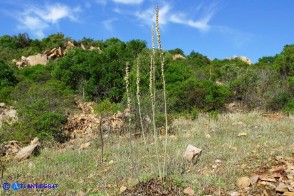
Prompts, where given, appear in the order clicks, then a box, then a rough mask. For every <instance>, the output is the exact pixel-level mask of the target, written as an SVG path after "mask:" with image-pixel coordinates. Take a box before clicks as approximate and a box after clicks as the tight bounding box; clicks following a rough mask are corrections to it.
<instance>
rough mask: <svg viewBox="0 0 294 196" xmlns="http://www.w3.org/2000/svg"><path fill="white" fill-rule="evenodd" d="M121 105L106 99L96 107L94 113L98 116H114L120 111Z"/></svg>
mask: <svg viewBox="0 0 294 196" xmlns="http://www.w3.org/2000/svg"><path fill="white" fill-rule="evenodd" d="M119 108H120V106H119V104H118V105H117V104H115V103H111V102H110V101H109V99H104V100H103V101H102V102H100V103H98V104H96V105H95V106H94V111H95V113H97V114H100V115H101V114H113V113H115V112H117V111H118V110H119Z"/></svg>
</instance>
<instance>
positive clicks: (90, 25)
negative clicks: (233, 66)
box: [0, 0, 294, 62]
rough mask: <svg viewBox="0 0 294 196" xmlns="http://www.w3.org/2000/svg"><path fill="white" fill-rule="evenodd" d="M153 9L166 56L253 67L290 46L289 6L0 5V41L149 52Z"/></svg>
mask: <svg viewBox="0 0 294 196" xmlns="http://www.w3.org/2000/svg"><path fill="white" fill-rule="evenodd" d="M156 4H158V5H159V8H160V25H161V26H160V27H161V37H162V45H163V48H164V49H166V50H169V49H174V48H181V49H182V50H183V51H184V52H185V54H189V53H190V52H191V51H192V50H194V51H196V52H200V53H201V54H204V55H206V56H208V57H209V58H211V59H213V58H219V59H223V58H226V57H232V56H234V55H237V56H241V55H242V56H246V57H248V58H250V59H251V60H252V61H253V62H256V61H257V60H258V58H260V57H262V56H271V55H275V54H277V53H280V51H281V50H282V48H283V46H284V45H286V44H294V25H293V21H294V1H293V0H283V1H278V0H169V1H167V0H165V1H164V0H62V1H61V0H47V1H40V0H1V1H0V35H1V36H2V35H5V34H8V35H17V34H18V33H24V32H27V33H28V34H29V36H30V37H31V38H42V37H46V36H48V35H50V34H52V33H57V32H62V33H64V34H65V35H66V36H68V37H71V38H73V39H76V40H80V39H82V38H83V37H87V38H93V39H98V40H105V39H108V38H111V37H117V38H119V39H121V40H123V41H129V40H131V39H142V40H145V41H147V43H148V45H149V46H150V39H151V35H150V34H151V33H150V32H151V25H152V20H153V17H154V10H155V6H156Z"/></svg>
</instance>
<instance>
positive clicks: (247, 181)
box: [237, 176, 250, 189]
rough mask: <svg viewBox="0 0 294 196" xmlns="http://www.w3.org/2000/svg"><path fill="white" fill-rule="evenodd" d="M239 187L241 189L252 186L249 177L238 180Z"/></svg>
mask: <svg viewBox="0 0 294 196" xmlns="http://www.w3.org/2000/svg"><path fill="white" fill-rule="evenodd" d="M237 186H238V187H239V188H241V189H244V188H246V187H249V186H250V179H249V178H248V177H247V176H246V177H240V178H238V180H237Z"/></svg>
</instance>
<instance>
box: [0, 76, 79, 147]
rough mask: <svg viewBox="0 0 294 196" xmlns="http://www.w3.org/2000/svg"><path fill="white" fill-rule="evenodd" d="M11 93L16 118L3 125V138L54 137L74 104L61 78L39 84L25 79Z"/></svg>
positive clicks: (24, 139)
mask: <svg viewBox="0 0 294 196" xmlns="http://www.w3.org/2000/svg"><path fill="white" fill-rule="evenodd" d="M12 97H13V99H14V100H16V101H17V103H16V107H17V113H18V122H17V123H15V124H13V125H12V126H8V125H6V126H5V128H4V131H2V132H1V133H0V135H1V138H3V139H5V140H9V139H10V140H11V139H14V140H19V141H24V142H28V141H30V140H31V139H32V138H34V137H36V136H37V137H39V138H41V139H50V138H53V135H55V134H56V133H58V132H59V131H60V128H61V125H62V124H64V123H65V122H66V116H67V113H68V111H69V110H70V109H71V108H73V106H74V98H73V95H72V92H71V91H70V90H69V89H68V87H66V86H65V85H64V84H63V83H62V82H60V81H55V80H49V81H47V82H45V83H44V84H41V85H40V84H36V83H33V82H32V81H28V80H24V81H22V82H20V83H19V84H18V85H17V86H16V88H15V89H14V91H13V92H12ZM7 132H9V133H10V134H9V135H8V134H6V133H7ZM57 139H58V138H57Z"/></svg>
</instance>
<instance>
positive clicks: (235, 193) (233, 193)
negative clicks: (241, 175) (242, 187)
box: [228, 191, 241, 196]
mask: <svg viewBox="0 0 294 196" xmlns="http://www.w3.org/2000/svg"><path fill="white" fill-rule="evenodd" d="M228 195H229V196H241V194H240V193H238V192H237V191H230V192H228Z"/></svg>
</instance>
